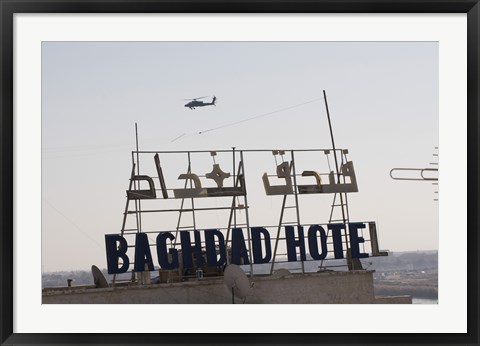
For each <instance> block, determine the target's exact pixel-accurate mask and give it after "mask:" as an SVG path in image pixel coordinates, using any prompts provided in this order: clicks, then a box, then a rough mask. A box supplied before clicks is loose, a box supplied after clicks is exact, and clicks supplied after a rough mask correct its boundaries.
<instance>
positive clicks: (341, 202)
mask: <svg viewBox="0 0 480 346" xmlns="http://www.w3.org/2000/svg"><path fill="white" fill-rule="evenodd" d="M323 99H324V101H325V109H326V111H327V119H328V127H329V128H330V138H331V140H332V148H333V157H334V159H335V170H336V172H337V182H338V184H340V169H339V168H338V160H337V150H336V148H335V140H334V139H333V130H332V122H331V120H330V112H329V110H328V103H327V94H326V93H325V90H323ZM339 195H340V206H341V209H342V219H343V223H344V224H345V223H346V221H347V220H346V218H345V209H344V203H343V195H342V193H341V192H339ZM347 227H348V226H347V225H345V244H346V246H347V260H349V257H350V255H349V251H348V250H349V246H348V237H347Z"/></svg>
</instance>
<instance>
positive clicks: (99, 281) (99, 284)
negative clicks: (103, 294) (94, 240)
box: [92, 265, 109, 288]
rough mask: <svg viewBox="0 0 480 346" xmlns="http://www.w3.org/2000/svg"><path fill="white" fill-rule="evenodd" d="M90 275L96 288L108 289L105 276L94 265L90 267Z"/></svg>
mask: <svg viewBox="0 0 480 346" xmlns="http://www.w3.org/2000/svg"><path fill="white" fill-rule="evenodd" d="M92 274H93V282H94V283H95V287H96V288H108V287H109V285H108V282H107V279H106V278H105V275H103V273H102V272H101V271H100V269H98V267H97V266H96V265H92Z"/></svg>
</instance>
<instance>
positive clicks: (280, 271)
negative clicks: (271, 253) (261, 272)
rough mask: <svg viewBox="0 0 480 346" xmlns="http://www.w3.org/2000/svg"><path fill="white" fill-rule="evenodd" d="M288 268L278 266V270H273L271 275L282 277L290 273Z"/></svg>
mask: <svg viewBox="0 0 480 346" xmlns="http://www.w3.org/2000/svg"><path fill="white" fill-rule="evenodd" d="M291 274H292V273H290V270H288V269H285V268H280V269H278V270H275V272H274V273H273V275H272V276H274V277H277V278H283V277H284V276H287V275H291Z"/></svg>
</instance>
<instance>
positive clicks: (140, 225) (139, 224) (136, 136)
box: [135, 123, 142, 232]
mask: <svg viewBox="0 0 480 346" xmlns="http://www.w3.org/2000/svg"><path fill="white" fill-rule="evenodd" d="M135 146H136V150H137V175H140V161H139V160H140V157H139V154H138V129H137V123H135ZM136 185H137V183H136V182H135V189H136V188H137V186H136ZM138 188H139V189H140V182H139V183H138ZM135 201H136V202H137V200H135ZM135 205H137V203H135ZM137 212H138V232H141V231H142V206H141V204H140V200H138V211H137Z"/></svg>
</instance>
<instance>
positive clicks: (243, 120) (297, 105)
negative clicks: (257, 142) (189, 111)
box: [198, 97, 323, 135]
mask: <svg viewBox="0 0 480 346" xmlns="http://www.w3.org/2000/svg"><path fill="white" fill-rule="evenodd" d="M320 100H323V97H320V98H316V99H313V100H310V101H307V102H303V103H299V104H296V105H293V106H289V107H285V108H281V109H277V110H275V111H272V112H268V113H263V114H259V115H255V116H253V117H250V118H247V119H242V120H239V121H235V122H233V123H229V124H225V125H221V126H217V127H213V128H211V129H207V130H203V131H200V132H198V134H199V135H201V134H204V133H207V132H212V131H216V130H220V129H223V128H226V127H230V126H234V125H238V124H242V123H245V122H247V121H251V120H255V119H258V118H262V117H265V116H267V115H272V114H275V113H279V112H284V111H287V110H289V109H292V108H296V107H300V106H304V105H306V104H309V103H313V102H317V101H320Z"/></svg>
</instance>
